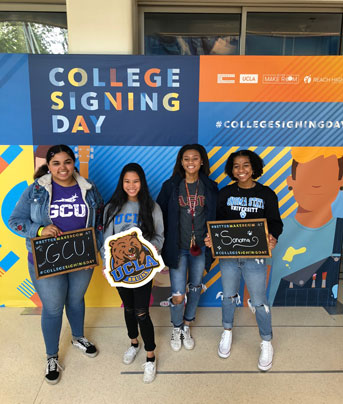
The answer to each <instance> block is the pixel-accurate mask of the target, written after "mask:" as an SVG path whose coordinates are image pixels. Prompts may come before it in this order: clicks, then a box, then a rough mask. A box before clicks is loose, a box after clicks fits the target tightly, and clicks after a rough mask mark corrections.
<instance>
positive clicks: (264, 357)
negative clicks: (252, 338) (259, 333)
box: [258, 341, 274, 372]
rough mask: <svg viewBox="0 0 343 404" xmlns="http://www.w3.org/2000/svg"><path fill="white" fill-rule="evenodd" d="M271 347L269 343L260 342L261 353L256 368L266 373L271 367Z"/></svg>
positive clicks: (272, 351) (272, 352)
mask: <svg viewBox="0 0 343 404" xmlns="http://www.w3.org/2000/svg"><path fill="white" fill-rule="evenodd" d="M273 354H274V350H273V346H272V343H271V342H270V341H262V342H261V353H260V358H259V360H258V368H259V369H260V370H263V371H264V372H266V371H267V370H269V369H270V368H271V367H272V366H273Z"/></svg>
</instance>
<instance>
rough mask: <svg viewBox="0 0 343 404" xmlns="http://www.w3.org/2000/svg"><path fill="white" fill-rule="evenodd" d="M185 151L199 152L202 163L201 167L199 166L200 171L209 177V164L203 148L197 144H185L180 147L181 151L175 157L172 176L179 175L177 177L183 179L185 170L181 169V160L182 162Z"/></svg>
mask: <svg viewBox="0 0 343 404" xmlns="http://www.w3.org/2000/svg"><path fill="white" fill-rule="evenodd" d="M187 150H196V151H197V152H199V154H200V157H201V160H202V163H203V164H202V166H200V171H202V172H203V173H204V174H205V175H206V176H207V177H208V176H209V175H210V163H209V161H208V157H207V153H206V150H205V147H204V146H202V145H201V144H198V143H195V144H186V145H184V146H182V147H181V149H180V150H179V152H178V154H177V157H176V162H175V166H174V170H173V175H176V174H179V175H181V177H183V178H184V177H185V169H184V168H183V167H182V164H181V160H182V157H183V155H184V153H185V152H186V151H187Z"/></svg>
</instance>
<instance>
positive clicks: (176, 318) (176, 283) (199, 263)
mask: <svg viewBox="0 0 343 404" xmlns="http://www.w3.org/2000/svg"><path fill="white" fill-rule="evenodd" d="M205 248H206V247H202V248H201V254H200V255H198V256H197V257H194V256H193V255H191V254H190V253H189V250H186V249H180V260H179V266H178V267H177V268H170V269H169V274H170V283H171V292H172V297H173V296H181V295H184V294H186V286H187V272H188V292H187V299H186V304H185V302H184V301H183V302H181V303H180V304H173V302H172V299H170V314H171V322H172V323H173V325H174V327H181V326H182V325H183V320H186V321H193V320H194V319H195V312H196V309H197V307H198V303H199V300H200V294H201V290H202V288H203V285H202V276H203V273H204V269H205ZM187 270H188V271H187Z"/></svg>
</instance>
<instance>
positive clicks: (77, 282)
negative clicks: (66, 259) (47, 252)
mask: <svg viewBox="0 0 343 404" xmlns="http://www.w3.org/2000/svg"><path fill="white" fill-rule="evenodd" d="M29 272H30V276H31V280H32V283H33V285H34V287H35V289H36V291H37V293H38V295H39V297H40V299H41V301H42V303H43V310H42V331H43V336H44V342H45V347H46V353H47V356H48V357H50V356H55V355H57V354H58V346H59V339H60V332H61V327H62V316H63V308H64V306H65V307H66V314H67V317H68V320H69V324H70V327H71V331H72V335H73V337H75V338H78V337H83V335H84V334H83V325H84V318H85V301H84V295H85V293H86V290H87V288H88V285H89V282H90V280H91V277H92V274H93V269H87V270H85V269H82V270H80V271H75V272H69V273H67V274H63V275H57V276H51V277H49V278H43V279H36V274H35V268H34V266H33V265H32V264H31V263H29Z"/></svg>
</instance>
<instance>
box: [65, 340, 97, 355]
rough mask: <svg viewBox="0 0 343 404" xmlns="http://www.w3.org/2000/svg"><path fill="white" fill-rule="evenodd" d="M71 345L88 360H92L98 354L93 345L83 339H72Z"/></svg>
mask: <svg viewBox="0 0 343 404" xmlns="http://www.w3.org/2000/svg"><path fill="white" fill-rule="evenodd" d="M71 343H72V344H73V345H74V346H76V348H79V349H81V351H82V352H83V353H84V354H85V355H87V356H89V357H90V358H94V357H95V356H97V354H98V351H97V349H96V347H95V345H94V344H92V343H91V342H89V341H88V339H87V338H85V337H81V338H77V339H73V340H72V341H71Z"/></svg>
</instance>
